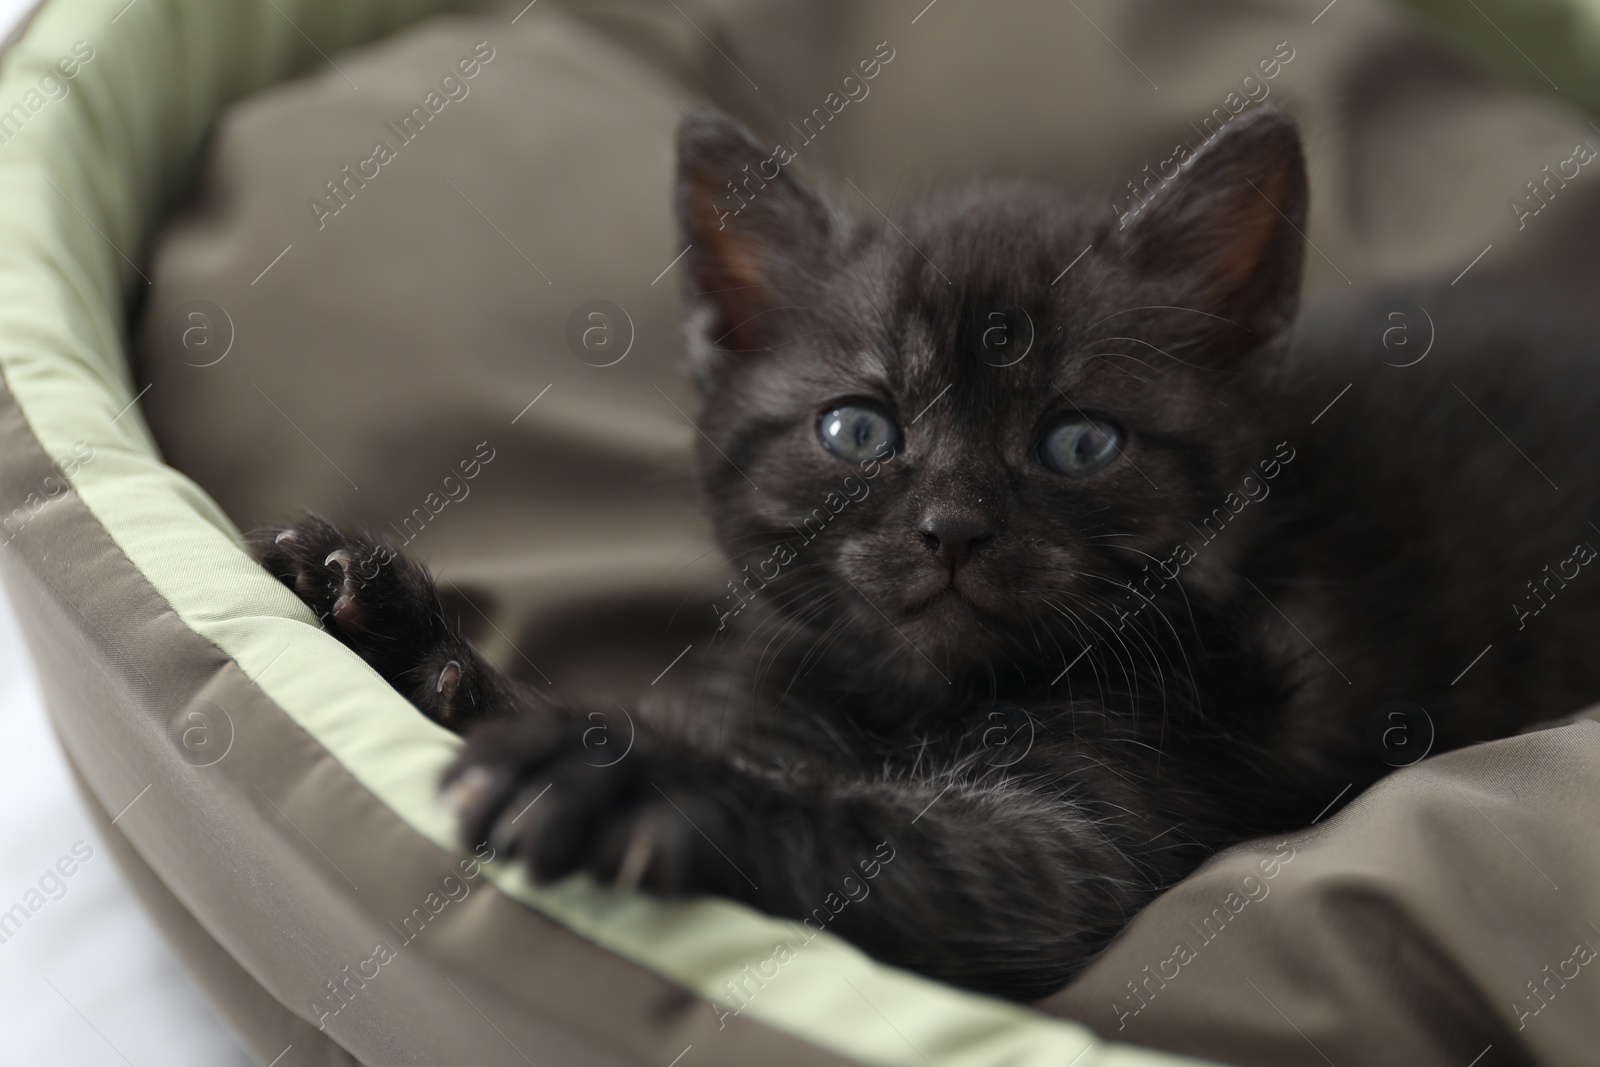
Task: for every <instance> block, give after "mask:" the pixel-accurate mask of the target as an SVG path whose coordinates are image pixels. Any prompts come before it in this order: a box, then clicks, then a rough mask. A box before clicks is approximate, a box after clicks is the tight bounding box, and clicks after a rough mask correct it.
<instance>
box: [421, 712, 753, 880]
mask: <svg viewBox="0 0 1600 1067" xmlns="http://www.w3.org/2000/svg"><path fill="white" fill-rule="evenodd" d="M624 719H625V717H624V716H623V715H622V714H621V713H620V712H593V713H591V714H590V716H589V718H587V719H585V718H580V717H578V715H577V714H576V713H567V714H559V713H557V714H537V715H532V716H529V717H527V718H523V719H517V720H511V721H505V722H496V723H490V724H487V725H485V726H483V727H482V728H480V729H478V730H476V731H475V732H474V733H472V734H471V735H470V736H469V737H468V739H467V749H466V752H465V753H464V754H463V755H462V756H461V758H460V759H459V760H457V761H456V763H455V765H454V766H453V767H451V769H450V770H449V772H447V774H446V775H445V784H444V789H445V798H446V801H447V802H448V803H449V804H451V806H453V807H454V808H455V809H456V810H457V812H458V813H459V814H460V816H461V833H462V837H463V840H464V841H465V842H466V843H468V845H469V846H475V845H476V844H478V843H479V842H482V841H485V840H487V841H489V842H490V843H491V844H493V845H494V847H495V849H496V850H497V851H499V852H503V853H510V854H512V855H515V856H517V857H519V858H521V859H522V861H523V862H525V863H526V864H527V865H528V868H529V870H530V872H531V873H532V874H533V876H534V878H535V879H536V880H538V881H541V882H550V881H555V880H557V879H559V878H562V877H565V876H566V875H568V874H572V873H574V872H577V871H587V872H589V873H590V874H592V875H594V876H595V877H596V878H597V879H598V880H600V881H602V882H608V883H616V884H618V885H623V886H627V887H629V888H632V887H636V886H637V887H643V888H645V889H648V890H651V891H653V892H656V893H661V894H664V895H686V894H698V893H718V894H722V895H724V896H731V897H736V898H741V899H749V897H750V894H751V893H752V892H753V890H754V889H755V884H754V883H753V882H752V881H751V880H750V877H749V876H750V875H752V874H754V872H753V871H747V870H744V869H741V856H740V852H741V849H740V847H739V842H740V841H741V840H744V841H748V840H750V836H751V835H750V834H749V833H748V832H747V830H748V827H747V826H745V825H744V822H745V821H746V820H748V819H749V818H751V817H752V814H753V812H752V810H751V805H749V804H748V803H742V802H741V801H740V800H739V789H738V786H737V781H736V779H735V777H734V775H733V774H732V772H731V770H730V769H729V768H726V767H725V766H724V765H722V764H719V763H717V762H715V761H712V760H710V759H708V758H707V757H705V756H703V755H700V754H698V753H693V752H691V751H689V750H687V749H685V748H682V747H680V746H678V745H675V744H673V743H671V742H669V741H667V740H666V739H664V738H662V737H660V736H659V735H656V734H653V733H649V732H646V731H645V730H643V729H639V730H638V731H637V732H636V733H635V732H633V731H632V724H631V720H629V721H627V722H624ZM602 732H603V736H604V743H600V739H601V737H602ZM619 735H620V736H619ZM630 741H631V745H629V742H630ZM624 752H625V754H623V753H624ZM742 866H743V867H749V866H750V864H749V863H748V862H747V861H746V862H743V863H742Z"/></svg>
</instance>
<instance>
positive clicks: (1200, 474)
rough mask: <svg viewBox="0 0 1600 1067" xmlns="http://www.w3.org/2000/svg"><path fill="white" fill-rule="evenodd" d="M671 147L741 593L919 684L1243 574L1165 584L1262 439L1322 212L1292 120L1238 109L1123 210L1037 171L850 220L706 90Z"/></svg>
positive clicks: (699, 357) (1211, 568)
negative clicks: (1137, 204) (1308, 242)
mask: <svg viewBox="0 0 1600 1067" xmlns="http://www.w3.org/2000/svg"><path fill="white" fill-rule="evenodd" d="M678 149H679V160H678V186H677V211H678V218H679V222H680V225H681V227H682V230H683V235H684V238H685V240H686V241H687V242H689V243H690V246H691V247H690V249H689V252H688V255H687V257H686V258H685V264H686V266H687V269H686V270H685V271H684V277H685V279H686V281H685V287H686V292H687V295H688V299H689V302H690V306H691V308H692V309H693V311H692V317H691V320H690V343H691V348H692V351H693V357H694V361H695V373H696V378H697V381H698V383H699V385H700V388H701V392H702V395H703V397H704V406H703V408H702V414H701V418H700V420H699V427H700V429H701V430H702V431H703V435H704V438H705V440H704V442H703V444H702V447H701V449H700V463H701V470H702V476H703V480H704V483H705V486H706V488H707V491H708V494H709V496H710V499H711V501H712V509H713V513H714V519H715V522H716V527H717V532H718V536H719V538H720V540H721V542H722V544H723V546H724V548H725V549H726V551H727V552H728V554H729V556H730V557H731V558H732V559H733V561H734V566H735V568H736V569H740V578H741V580H742V582H741V584H742V587H743V588H746V589H757V588H758V587H760V586H761V585H762V584H764V585H765V588H764V589H762V590H760V593H759V595H760V596H761V597H762V598H763V599H765V600H766V601H767V602H768V603H769V604H771V605H773V606H775V607H776V608H777V609H778V611H779V612H780V613H781V614H782V615H783V616H784V617H785V618H786V619H788V620H790V621H794V622H797V623H803V624H805V625H806V626H807V627H808V628H809V631H810V633H811V635H812V639H813V640H821V635H822V634H823V633H824V632H826V633H827V634H828V636H829V637H831V638H833V642H832V644H833V647H836V648H842V649H846V650H848V654H849V658H850V659H851V661H852V662H854V663H857V664H864V665H866V666H868V667H869V668H870V669H872V670H873V671H875V672H876V676H877V677H879V678H882V679H885V680H888V681H891V682H893V683H894V684H899V685H903V686H909V687H913V688H918V689H920V688H922V687H923V686H926V685H937V686H940V687H943V686H944V685H945V684H946V681H947V680H948V681H950V682H963V681H967V682H970V681H973V680H974V679H988V678H994V677H996V676H997V675H998V676H1004V675H1006V674H1008V673H1010V672H1014V671H1016V670H1022V671H1024V672H1030V671H1036V670H1038V669H1049V668H1051V667H1054V668H1055V669H1059V668H1060V667H1061V666H1063V665H1064V664H1065V663H1066V662H1068V661H1070V660H1071V659H1072V658H1073V657H1074V656H1075V655H1076V654H1077V653H1078V652H1079V651H1081V650H1082V649H1083V648H1084V647H1085V645H1086V644H1087V643H1088V642H1090V641H1092V640H1093V639H1095V638H1097V637H1098V638H1102V639H1104V640H1106V641H1111V642H1122V643H1124V644H1125V643H1127V642H1130V641H1134V640H1137V635H1138V634H1139V633H1140V632H1141V631H1142V632H1145V633H1152V632H1155V631H1157V630H1159V629H1162V628H1164V627H1165V626H1166V625H1167V624H1166V622H1165V620H1164V619H1163V618H1162V612H1163V611H1164V610H1165V614H1166V616H1168V617H1171V616H1173V612H1172V611H1171V610H1168V609H1164V608H1163V604H1164V603H1165V604H1167V605H1168V608H1170V605H1171V603H1172V601H1171V600H1170V599H1169V598H1171V597H1181V596H1182V595H1183V593H1184V592H1185V591H1186V592H1187V593H1188V595H1189V596H1190V597H1191V598H1193V597H1195V596H1201V597H1207V596H1209V597H1218V596H1222V595H1224V594H1225V593H1226V592H1227V591H1228V589H1229V588H1230V587H1231V584H1232V579H1231V577H1230V575H1231V569H1232V566H1233V561H1232V560H1231V559H1230V551H1229V549H1228V547H1227V545H1226V544H1225V543H1224V542H1225V541H1226V540H1227V539H1226V538H1218V539H1217V541H1216V542H1215V543H1214V544H1211V545H1207V546H1206V547H1204V548H1202V549H1201V550H1200V552H1199V553H1198V556H1197V558H1195V559H1194V560H1193V561H1192V562H1190V563H1189V564H1188V565H1186V566H1183V567H1182V583H1183V589H1182V590H1178V589H1176V588H1171V589H1169V590H1167V591H1166V592H1164V593H1163V592H1161V585H1162V584H1163V583H1161V582H1159V581H1147V580H1146V579H1148V578H1150V576H1151V575H1153V574H1155V573H1156V572H1157V569H1158V568H1157V566H1156V562H1157V561H1165V560H1168V559H1169V558H1170V557H1171V556H1172V555H1173V552H1174V548H1175V546H1176V545H1178V544H1180V543H1183V542H1190V543H1196V542H1199V541H1200V540H1201V538H1200V537H1198V536H1197V533H1198V531H1199V529H1200V528H1201V527H1202V525H1203V520H1204V519H1206V518H1207V517H1208V516H1211V515H1212V513H1213V510H1214V509H1216V508H1219V507H1222V506H1223V502H1224V499H1225V498H1226V497H1227V496H1228V494H1229V493H1230V492H1233V491H1236V490H1237V488H1238V482H1239V479H1240V478H1242V477H1243V476H1245V475H1247V474H1249V473H1250V469H1251V468H1252V467H1253V466H1254V465H1255V464H1256V463H1257V461H1258V460H1261V459H1263V458H1268V457H1270V454H1271V453H1270V442H1267V441H1265V439H1264V436H1263V435H1264V434H1265V433H1266V432H1267V431H1266V428H1265V417H1264V416H1265V410H1264V405H1265V404H1266V403H1268V402H1269V398H1270V396H1271V395H1272V383H1273V380H1274V372H1275V369H1276V364H1277V363H1278V361H1279V358H1280V356H1281V352H1282V348H1283V339H1284V336H1285V334H1286V332H1287V329H1288V327H1289V324H1290V322H1291V320H1292V318H1293V315H1294V311H1295V305H1296V301H1297V297H1298V290H1299V282H1300V270H1301V261H1302V258H1303V248H1302V244H1303V238H1302V237H1301V233H1300V231H1301V230H1302V229H1303V228H1304V220H1305V213H1306V180H1305V169H1304V163H1303V160H1302V157H1301V151H1300V142H1299V137H1298V135H1297V134H1296V131H1295V128H1294V125H1293V124H1292V122H1291V121H1290V120H1289V119H1288V118H1287V117H1285V116H1284V115H1283V114H1282V113H1280V112H1277V111H1275V110H1271V109H1259V110H1256V111H1254V112H1253V113H1251V114H1248V115H1245V116H1243V117H1240V118H1238V119H1236V120H1234V121H1233V122H1232V123H1231V124H1230V125H1229V126H1228V127H1226V128H1224V130H1223V131H1222V132H1221V133H1220V134H1219V135H1217V136H1216V137H1215V138H1214V140H1213V141H1212V142H1211V143H1210V144H1208V145H1205V146H1203V147H1202V148H1201V149H1200V151H1199V152H1197V153H1195V154H1194V156H1193V158H1192V159H1189V160H1188V161H1187V163H1186V164H1185V165H1184V166H1183V168H1182V169H1181V170H1180V171H1179V172H1178V173H1177V175H1176V177H1175V178H1173V179H1172V180H1170V181H1167V182H1166V183H1165V185H1164V187H1163V188H1161V189H1159V190H1155V189H1154V185H1155V184H1156V183H1155V182H1154V181H1152V182H1151V183H1149V185H1150V188H1149V189H1148V190H1147V194H1146V199H1148V200H1149V203H1148V204H1147V205H1146V206H1144V207H1143V208H1142V210H1140V211H1138V213H1137V214H1136V215H1134V216H1132V217H1130V218H1127V219H1123V220H1119V218H1118V217H1117V216H1116V215H1115V214H1114V213H1113V212H1111V211H1109V210H1107V209H1105V208H1104V207H1101V206H1098V205H1095V204H1085V203H1081V202H1077V201H1074V200H1072V199H1069V198H1067V197H1065V196H1062V195H1060V194H1058V193H1055V192H1052V191H1049V190H1045V189H1040V188H1036V187H1031V186H1026V185H1020V184H1013V185H993V186H986V187H980V188H977V189H973V190H970V191H967V192H962V193H956V194H947V195H942V196H937V197H935V198H933V199H931V200H928V201H925V202H923V203H921V204H919V205H917V206H915V207H913V208H910V209H909V210H907V211H905V212H904V213H902V214H898V215H886V214H885V213H886V212H890V211H892V210H893V206H892V205H891V204H888V203H886V202H884V201H883V200H879V201H877V202H876V203H868V202H866V201H865V197H864V196H860V195H859V194H857V196H858V199H860V200H861V201H862V202H863V207H864V208H865V210H864V211H863V213H862V214H861V215H860V216H859V217H857V218H850V217H848V216H846V215H845V214H843V213H842V212H840V211H839V210H837V209H835V208H834V207H832V206H830V205H829V204H828V203H827V202H825V201H824V200H823V199H822V198H821V197H820V196H819V195H818V194H817V193H815V192H813V191H812V190H811V189H810V188H808V187H807V186H806V185H805V184H804V183H803V182H802V181H801V180H800V179H799V178H798V177H797V175H796V174H795V173H794V169H793V167H792V165H788V164H789V163H790V161H791V160H792V154H791V153H790V151H789V150H788V149H787V147H779V148H778V149H777V150H776V151H775V150H773V149H769V148H767V147H764V146H763V145H762V144H761V143H760V142H758V141H756V140H755V138H754V137H752V136H751V135H750V134H749V133H748V132H747V131H746V130H745V129H744V128H743V127H742V126H740V125H739V124H738V123H736V122H735V121H734V120H732V119H730V118H728V117H727V116H725V115H722V114H720V113H717V112H712V111H700V112H696V113H694V114H691V115H690V116H689V117H688V118H687V119H685V120H684V123H683V126H682V128H681V130H680V132H679V141H678ZM880 208H882V209H883V210H882V211H880V210H879V209H880ZM891 219H892V221H891ZM1264 448H1266V449H1268V451H1265V452H1264V451H1263V449H1264ZM1191 524H1193V525H1191ZM1213 525H1215V524H1213ZM741 568H748V570H743V569H741ZM1147 568H1148V569H1147ZM750 577H753V578H754V579H755V580H747V579H748V578H750ZM1130 584H1133V585H1134V586H1135V587H1136V588H1139V589H1141V590H1144V591H1145V592H1146V593H1147V594H1149V595H1151V596H1153V597H1155V598H1157V599H1156V603H1154V604H1152V605H1151V606H1150V607H1149V609H1147V610H1143V611H1139V612H1137V614H1136V615H1133V614H1132V613H1134V612H1135V609H1137V608H1138V606H1139V605H1140V603H1141V601H1140V600H1139V599H1138V598H1137V597H1136V596H1135V595H1134V594H1133V592H1132V591H1131V590H1130V589H1129V588H1128V586H1129V585H1130ZM1178 603H1181V601H1178ZM1124 612H1127V613H1130V615H1131V616H1132V620H1131V622H1130V623H1122V622H1121V621H1120V620H1121V619H1122V614H1123V613H1124ZM1119 627H1120V630H1119ZM1054 673H1055V671H1054V670H1051V674H1054ZM1048 677H1049V675H1046V678H1048ZM1011 680H1013V681H1014V680H1015V675H1014V674H1012V676H1011Z"/></svg>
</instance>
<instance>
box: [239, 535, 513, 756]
mask: <svg viewBox="0 0 1600 1067" xmlns="http://www.w3.org/2000/svg"><path fill="white" fill-rule="evenodd" d="M253 547H254V549H255V554H256V558H257V559H258V560H260V562H261V565H262V566H263V567H265V568H266V569H267V570H269V571H271V572H272V573H273V575H274V576H276V577H277V579H278V580H279V581H281V582H282V583H283V584H284V585H286V586H288V587H289V588H290V589H292V590H293V591H294V593H295V595H296V596H298V597H299V598H300V599H301V600H303V601H305V602H306V605H307V606H308V607H309V608H311V610H312V611H313V612H315V613H316V615H317V617H318V618H319V619H321V620H322V624H323V625H324V626H326V627H327V628H328V631H329V632H330V633H331V634H333V635H334V636H335V637H337V638H338V639H339V640H340V641H341V642H343V643H344V644H345V645H347V646H349V647H350V648H351V649H352V650H354V651H355V652H356V654H357V655H359V656H360V657H361V658H362V659H363V660H365V661H366V662H367V663H368V664H369V665H371V667H372V668H373V669H374V670H376V671H377V672H378V673H379V674H381V675H383V677H384V680H385V681H387V682H388V683H389V684H390V685H392V686H394V687H395V688H396V689H398V690H399V691H400V692H401V693H403V694H404V695H405V696H406V697H407V699H409V700H410V701H411V702H412V703H413V704H414V705H416V706H417V708H418V709H420V710H421V711H422V712H423V714H425V715H427V716H428V717H429V718H430V719H432V720H433V721H435V722H437V723H439V724H440V725H442V726H446V727H449V728H450V729H454V730H460V729H463V728H464V727H465V725H467V724H469V723H470V722H472V721H474V720H475V719H478V718H482V717H483V716H484V715H486V714H488V713H489V710H490V709H488V702H487V701H486V699H485V698H486V695H487V693H486V686H487V680H486V679H485V678H484V677H483V674H484V672H483V670H482V669H481V667H480V666H479V664H478V661H477V658H476V656H475V654H474V653H473V651H472V649H471V647H470V646H469V645H468V644H467V643H466V642H465V641H464V640H463V639H462V638H461V637H460V635H459V634H457V633H455V631H454V630H452V629H451V628H450V627H449V626H448V625H446V623H445V622H444V620H443V618H442V615H441V612H440V607H439V598H438V595H437V594H436V593H435V592H434V588H433V579H432V578H430V577H429V575H428V572H427V571H426V570H425V569H424V568H423V567H422V566H421V565H420V564H417V563H414V562H412V561H411V560H409V559H407V558H405V557H404V556H402V555H400V554H399V553H398V552H396V551H395V550H394V549H392V548H390V547H389V546H388V545H385V544H383V543H381V542H378V541H374V540H372V539H370V538H367V537H362V536H359V535H356V534H349V533H346V532H344V531H343V530H340V529H339V528H338V527H337V526H335V525H333V524H332V523H330V522H328V521H327V520H326V519H320V518H317V517H316V516H315V515H308V516H306V517H305V518H304V519H302V520H301V521H299V522H297V523H295V524H294V525H293V526H283V527H272V528H268V529H266V530H264V531H262V532H260V533H258V534H257V535H256V536H255V537H254V539H253Z"/></svg>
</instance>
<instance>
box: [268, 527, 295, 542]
mask: <svg viewBox="0 0 1600 1067" xmlns="http://www.w3.org/2000/svg"><path fill="white" fill-rule="evenodd" d="M298 540H300V538H298V537H296V536H295V533H294V530H292V529H289V530H279V531H278V536H277V537H274V538H273V539H272V543H273V544H275V545H281V544H283V543H284V542H285V541H298Z"/></svg>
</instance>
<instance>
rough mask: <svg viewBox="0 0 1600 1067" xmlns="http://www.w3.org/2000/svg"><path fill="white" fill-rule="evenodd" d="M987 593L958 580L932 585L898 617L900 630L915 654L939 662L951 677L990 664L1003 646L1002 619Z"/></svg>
mask: <svg viewBox="0 0 1600 1067" xmlns="http://www.w3.org/2000/svg"><path fill="white" fill-rule="evenodd" d="M987 600H988V598H980V597H977V596H974V595H971V593H970V592H969V591H967V590H964V589H962V588H960V587H959V586H956V587H951V588H945V587H942V586H941V587H938V588H935V589H932V590H930V591H929V592H928V594H927V595H925V596H922V597H919V598H918V599H916V600H914V601H913V602H912V603H911V604H909V605H907V607H906V608H905V609H904V610H903V611H902V612H901V613H900V617H899V618H898V619H896V620H894V624H895V632H896V633H898V634H899V636H900V638H901V639H902V641H903V643H908V644H910V646H911V650H910V651H911V653H912V658H913V659H915V660H917V662H918V663H919V664H922V665H924V666H929V665H931V666H936V667H937V668H938V669H939V673H940V676H941V677H943V678H945V679H946V680H947V681H948V680H951V679H953V678H954V677H955V676H956V675H960V674H967V673H971V672H975V671H983V670H986V669H987V666H988V663H989V660H990V658H991V656H992V655H994V654H995V653H997V652H999V651H1000V646H1001V644H1002V641H1001V631H1002V627H1001V625H1000V620H999V618H998V617H997V614H996V612H995V610H994V608H996V607H999V605H992V606H991V605H989V604H988V603H987Z"/></svg>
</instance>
